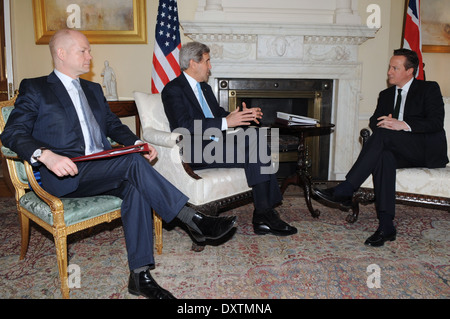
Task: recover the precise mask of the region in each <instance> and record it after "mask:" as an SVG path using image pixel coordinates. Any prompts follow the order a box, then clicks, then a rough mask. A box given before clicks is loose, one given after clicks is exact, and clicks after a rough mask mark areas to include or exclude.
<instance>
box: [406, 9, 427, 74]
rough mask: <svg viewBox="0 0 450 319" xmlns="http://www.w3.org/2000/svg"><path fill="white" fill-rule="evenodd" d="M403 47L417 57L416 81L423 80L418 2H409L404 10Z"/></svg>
mask: <svg viewBox="0 0 450 319" xmlns="http://www.w3.org/2000/svg"><path fill="white" fill-rule="evenodd" d="M403 47H404V48H406V49H410V50H413V51H415V52H416V53H417V56H418V57H419V69H418V70H417V74H416V79H419V80H423V79H424V78H425V77H424V73H423V58H422V34H421V23H420V0H409V1H408V9H407V10H406V20H405V31H404V39H403Z"/></svg>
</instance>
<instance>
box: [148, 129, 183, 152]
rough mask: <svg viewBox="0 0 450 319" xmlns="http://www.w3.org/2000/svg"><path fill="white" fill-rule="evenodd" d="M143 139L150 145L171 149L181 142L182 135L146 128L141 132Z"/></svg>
mask: <svg viewBox="0 0 450 319" xmlns="http://www.w3.org/2000/svg"><path fill="white" fill-rule="evenodd" d="M143 137H144V140H145V141H146V142H148V143H150V144H153V145H158V146H163V147H168V148H172V147H174V146H175V145H176V144H177V143H178V142H179V141H180V140H181V138H182V135H181V134H179V133H172V132H165V131H160V130H156V129H154V128H150V127H147V128H145V129H144V130H143Z"/></svg>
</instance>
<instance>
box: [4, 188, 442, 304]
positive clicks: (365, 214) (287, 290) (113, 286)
mask: <svg viewBox="0 0 450 319" xmlns="http://www.w3.org/2000/svg"><path fill="white" fill-rule="evenodd" d="M0 204H1V206H0V229H1V232H0V298H2V299H54V298H61V293H60V283H59V275H58V269H57V265H56V257H55V248H54V242H53V238H52V237H51V235H49V234H47V233H46V232H45V231H43V230H42V229H40V227H39V226H37V225H35V224H33V223H32V224H31V237H30V246H29V248H28V253H27V255H26V258H25V259H24V260H22V261H19V252H20V235H19V234H20V231H19V223H18V219H17V213H16V208H15V202H14V199H8V198H6V199H5V198H3V199H0ZM313 206H314V207H315V208H317V209H319V210H320V212H321V214H320V217H319V218H313V217H312V216H311V215H310V213H309V212H308V210H307V208H306V205H305V201H304V199H303V196H302V194H301V192H300V190H299V188H296V187H295V186H291V187H289V189H288V192H287V194H286V196H285V199H284V201H283V204H282V205H281V206H279V207H278V208H277V210H278V211H279V213H280V215H281V216H282V217H283V219H284V220H286V221H287V222H289V223H291V224H292V225H294V226H295V227H297V229H298V233H297V234H296V235H293V236H289V237H276V236H272V235H265V236H258V235H255V234H254V233H253V229H252V224H251V219H252V212H253V206H252V205H251V204H249V205H246V206H242V207H239V208H236V209H233V210H231V211H228V212H224V213H223V214H225V215H236V216H238V223H237V227H236V230H235V232H234V233H233V234H231V236H230V238H229V239H228V240H227V241H226V242H224V243H221V244H220V245H219V244H213V245H208V246H206V248H205V249H204V251H202V252H194V251H191V243H192V241H191V239H190V237H189V236H188V234H187V233H186V231H185V230H184V229H182V228H180V227H179V226H176V225H175V226H174V225H166V226H167V227H165V228H164V230H163V240H164V247H163V254H162V255H156V254H155V258H156V265H155V269H154V270H152V275H153V277H154V278H155V279H156V280H157V282H158V283H159V284H160V285H161V286H162V287H164V288H166V289H168V290H169V291H171V292H172V293H173V294H174V295H175V296H176V297H177V298H184V299H347V298H348V299H448V298H449V297H450V287H449V281H450V249H449V247H450V245H449V244H450V236H449V230H450V214H449V212H448V211H445V210H440V209H431V208H423V207H413V206H406V205H397V216H396V226H397V233H398V235H397V240H396V241H394V242H388V243H386V244H385V245H384V246H383V247H380V248H373V247H367V246H365V245H364V241H365V239H366V238H367V237H368V236H370V235H371V234H372V233H373V232H374V231H375V229H376V226H377V220H376V216H375V209H374V206H373V205H371V204H369V205H366V206H362V207H361V213H360V217H359V220H358V221H357V222H356V223H354V224H349V223H347V222H346V221H345V217H346V216H347V212H344V211H341V210H339V209H336V208H333V207H328V206H325V205H322V204H321V203H319V202H317V201H313ZM68 243H69V247H68V251H69V253H68V254H69V256H68V258H69V265H70V266H71V267H72V268H71V269H72V270H73V269H75V270H74V272H73V274H75V271H78V274H79V275H77V276H78V277H76V278H75V281H72V285H73V286H74V288H73V289H71V293H70V296H71V298H72V299H111V298H120V299H135V298H138V297H136V296H133V295H131V294H129V293H128V290H127V284H128V275H129V270H128V264H127V257H126V250H125V240H124V235H123V230H122V227H121V223H120V221H116V222H113V223H111V224H105V225H101V226H98V227H95V228H94V229H92V230H87V231H83V232H81V233H78V234H74V235H71V236H69V240H68ZM72 280H74V278H73V277H72Z"/></svg>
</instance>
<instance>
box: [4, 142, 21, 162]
mask: <svg viewBox="0 0 450 319" xmlns="http://www.w3.org/2000/svg"><path fill="white" fill-rule="evenodd" d="M2 154H3V155H4V156H5V157H6V158H7V159H13V160H15V159H19V156H18V155H17V154H16V153H15V152H13V151H11V150H10V149H9V148H7V147H6V146H3V145H2Z"/></svg>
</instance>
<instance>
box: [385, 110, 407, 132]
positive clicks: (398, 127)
mask: <svg viewBox="0 0 450 319" xmlns="http://www.w3.org/2000/svg"><path fill="white" fill-rule="evenodd" d="M377 120H378V121H379V122H378V123H377V126H378V127H382V128H386V129H388V130H393V131H403V130H408V129H409V127H408V125H406V123H405V122H403V121H399V120H397V119H395V118H393V117H392V114H389V115H388V116H380V117H379V118H377Z"/></svg>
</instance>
